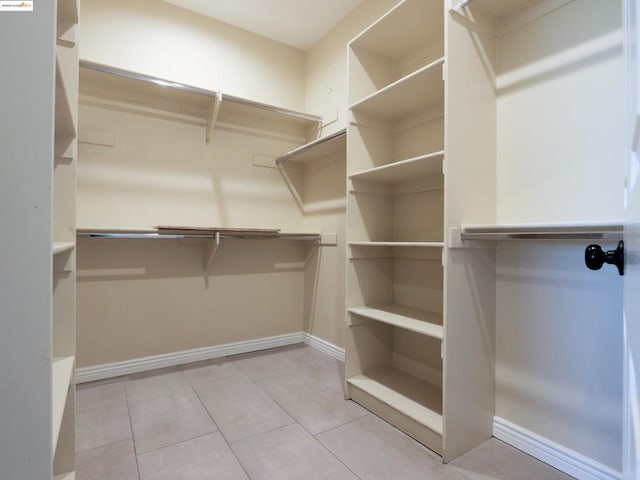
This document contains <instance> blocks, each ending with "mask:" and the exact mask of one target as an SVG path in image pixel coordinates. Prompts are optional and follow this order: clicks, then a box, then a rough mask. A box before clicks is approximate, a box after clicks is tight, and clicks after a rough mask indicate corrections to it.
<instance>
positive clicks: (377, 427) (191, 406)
mask: <svg viewBox="0 0 640 480" xmlns="http://www.w3.org/2000/svg"><path fill="white" fill-rule="evenodd" d="M343 369H344V365H343V364H341V363H339V362H337V361H336V360H334V359H332V358H330V357H328V356H325V355H324V354H322V353H320V352H318V351H317V350H314V349H312V348H310V347H306V346H292V347H285V348H278V349H273V350H267V351H263V352H258V353H252V354H246V355H237V356H233V357H226V358H222V359H216V360H212V361H208V362H201V363H195V364H190V365H186V366H183V367H176V368H170V369H164V370H157V371H154V372H148V373H144V374H139V375H132V376H128V377H120V378H117V379H112V380H109V381H103V382H94V383H92V384H85V385H80V386H79V388H78V392H77V433H76V436H77V440H76V442H77V449H78V452H77V472H76V479H77V480H165V479H167V480H169V479H170V480H200V479H203V480H204V479H215V480H226V479H234V480H235V479H245V480H246V479H252V480H263V479H264V480H289V479H290V480H313V479H335V480H341V479H362V480H365V479H366V480H370V479H371V480H373V479H381V480H383V479H384V480H389V479H402V480H412V479H421V480H491V479H497V480H534V479H535V480H568V479H570V478H571V477H569V476H567V475H564V474H562V473H561V472H559V471H557V470H555V469H553V468H551V467H549V466H548V465H545V464H544V463H541V462H539V461H537V460H535V459H533V458H532V457H530V456H528V455H526V454H524V453H522V452H520V451H518V450H516V449H514V448H512V447H510V446H508V445H506V444H504V443H502V442H500V441H498V440H495V439H491V440H489V441H487V442H485V443H483V444H482V445H480V446H479V447H477V448H476V449H474V450H472V451H471V452H469V453H467V454H466V455H464V456H462V457H460V458H459V459H457V460H456V461H454V462H452V463H451V464H449V465H443V464H442V463H441V461H440V458H439V457H438V456H437V455H435V454H434V453H432V452H431V451H430V450H428V449H426V448H424V447H423V446H421V445H420V444H418V443H417V442H415V441H414V440H412V439H411V438H409V437H407V436H406V435H404V434H403V433H401V432H400V431H398V430H396V429H395V428H394V427H392V426H390V425H389V424H387V423H386V422H384V421H382V420H381V419H379V418H378V417H376V416H375V415H373V414H371V413H369V412H368V411H367V410H365V409H364V408H362V407H360V406H359V405H357V404H356V403H353V402H351V401H345V400H344V394H343Z"/></svg>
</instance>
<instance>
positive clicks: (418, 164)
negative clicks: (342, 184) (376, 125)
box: [349, 151, 444, 182]
mask: <svg viewBox="0 0 640 480" xmlns="http://www.w3.org/2000/svg"><path fill="white" fill-rule="evenodd" d="M443 159H444V151H440V152H434V153H429V154H426V155H421V156H419V157H414V158H409V159H406V160H401V161H399V162H394V163H389V164H387V165H382V166H380V167H375V168H370V169H368V170H362V171H359V172H355V173H352V174H351V175H349V178H351V179H357V180H370V181H374V182H400V181H403V180H409V179H413V178H416V177H421V176H426V175H434V174H442V160H443Z"/></svg>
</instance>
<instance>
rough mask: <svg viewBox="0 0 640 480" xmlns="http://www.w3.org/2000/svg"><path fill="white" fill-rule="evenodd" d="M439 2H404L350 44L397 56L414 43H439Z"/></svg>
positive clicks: (442, 34) (441, 34)
mask: <svg viewBox="0 0 640 480" xmlns="http://www.w3.org/2000/svg"><path fill="white" fill-rule="evenodd" d="M442 8H443V5H442V2H425V1H423V0H419V1H415V0H413V1H411V0H410V1H404V2H402V3H400V4H398V5H397V6H396V7H394V8H393V9H392V10H390V11H389V12H388V13H387V14H385V15H384V16H382V17H381V18H380V19H379V20H378V21H376V22H375V23H373V24H372V25H371V26H370V27H369V28H367V29H366V30H365V31H363V32H362V33H361V34H360V35H358V36H357V37H356V38H354V39H353V40H352V41H351V43H350V44H349V45H350V46H351V47H356V48H365V49H367V50H369V51H371V52H375V53H377V54H379V55H382V56H384V57H388V58H398V57H400V56H402V55H403V54H405V53H406V52H408V51H411V50H413V49H415V48H416V46H418V45H430V44H433V43H434V42H442V39H443V38H444V22H443V20H442V18H443V10H442Z"/></svg>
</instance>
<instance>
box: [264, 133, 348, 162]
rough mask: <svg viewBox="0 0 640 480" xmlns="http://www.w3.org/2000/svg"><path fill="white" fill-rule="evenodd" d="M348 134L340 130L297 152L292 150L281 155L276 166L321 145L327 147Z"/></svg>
mask: <svg viewBox="0 0 640 480" xmlns="http://www.w3.org/2000/svg"><path fill="white" fill-rule="evenodd" d="M346 134H347V132H346V130H344V129H343V130H339V131H337V132H335V133H332V134H331V135H327V136H326V137H322V138H319V139H317V140H314V141H313V142H309V143H307V144H306V145H302V146H301V147H298V148H296V149H295V150H291V151H290V152H288V153H285V154H284V155H281V156H279V157H277V158H276V165H280V164H282V163H284V162H286V161H287V160H290V159H291V158H294V157H297V156H298V155H301V154H303V153H305V152H307V151H309V150H311V149H313V148H317V147H319V146H321V145H326V144H328V143H331V142H333V141H334V140H338V139H340V138H342V137H344V136H345V135H346Z"/></svg>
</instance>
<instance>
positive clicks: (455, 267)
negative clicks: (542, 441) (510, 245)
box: [443, 249, 496, 462]
mask: <svg viewBox="0 0 640 480" xmlns="http://www.w3.org/2000/svg"><path fill="white" fill-rule="evenodd" d="M445 261H446V265H447V267H446V274H445V275H446V277H445V278H446V285H447V287H446V297H445V312H446V313H445V325H444V328H445V333H444V447H443V448H444V461H445V462H449V461H451V460H453V459H454V458H456V457H458V456H460V455H462V454H463V453H465V452H467V451H468V450H471V449H472V448H474V447H476V446H478V445H479V444H480V443H482V442H483V441H485V440H486V439H488V438H490V437H491V436H492V435H493V416H494V409H495V403H494V402H495V317H496V277H495V250H494V249H472V250H463V249H450V250H448V252H447V254H446V260H445Z"/></svg>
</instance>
